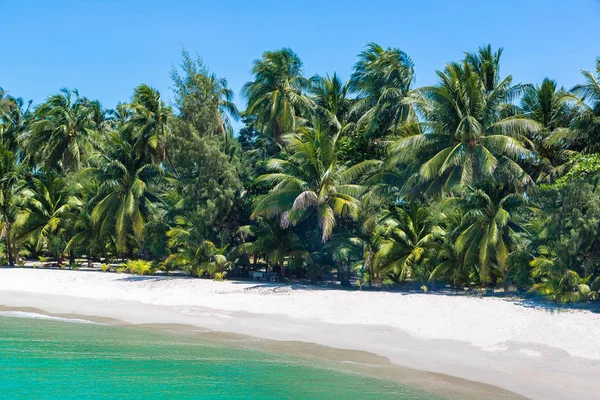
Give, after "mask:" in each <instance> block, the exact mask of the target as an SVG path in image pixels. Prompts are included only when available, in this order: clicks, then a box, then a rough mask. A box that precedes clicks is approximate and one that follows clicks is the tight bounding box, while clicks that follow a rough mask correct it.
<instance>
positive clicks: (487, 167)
mask: <svg viewBox="0 0 600 400" xmlns="http://www.w3.org/2000/svg"><path fill="white" fill-rule="evenodd" d="M437 74H438V77H439V79H440V83H439V84H438V85H435V86H429V87H425V88H422V89H419V90H418V93H417V94H416V95H415V103H416V105H417V107H418V109H419V112H420V113H421V115H423V119H424V121H423V123H422V126H423V133H420V134H415V135H411V136H407V137H403V138H401V139H398V140H397V141H395V142H394V143H393V144H392V145H391V147H390V150H391V152H392V157H391V160H390V161H391V162H392V163H394V164H396V163H398V164H399V163H414V162H422V164H421V165H420V167H419V171H418V173H417V174H416V176H415V177H414V178H415V181H416V182H418V184H421V187H423V186H424V187H425V188H428V189H429V191H430V193H436V192H439V191H452V190H453V189H455V188H456V187H458V186H464V185H471V184H478V183H480V182H482V181H483V180H484V179H487V178H491V177H492V176H493V175H494V174H495V173H496V172H497V171H498V170H499V169H500V168H501V169H503V170H505V171H510V173H511V175H512V180H513V181H514V182H515V183H516V184H520V185H521V186H522V185H525V184H528V183H530V182H531V178H530V177H529V175H527V173H526V172H525V171H524V170H523V168H522V167H521V166H520V164H519V162H520V161H522V160H523V159H525V158H528V157H531V152H530V151H529V150H527V149H526V148H525V146H524V144H523V141H526V140H527V135H529V134H531V133H532V132H536V131H538V130H539V124H538V123H537V122H535V121H533V120H531V119H528V118H525V117H523V116H508V117H506V116H504V115H502V114H503V113H502V111H503V109H504V108H506V105H507V104H508V101H509V100H510V99H511V98H512V97H513V96H514V95H515V94H518V93H519V92H520V88H518V87H517V88H514V87H512V86H511V83H512V77H511V76H508V77H506V78H504V79H503V80H501V81H499V82H498V83H497V84H496V85H495V88H494V89H493V90H491V91H490V90H489V88H488V87H487V86H486V85H487V83H486V82H484V81H483V80H482V78H481V76H480V75H479V74H478V73H477V72H476V70H474V69H473V68H472V66H471V65H470V63H469V62H467V61H464V62H462V63H451V64H448V65H447V66H446V68H445V70H444V71H438V73H437ZM417 187H419V186H417Z"/></svg>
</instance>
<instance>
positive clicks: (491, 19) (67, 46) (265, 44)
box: [0, 0, 600, 108]
mask: <svg viewBox="0 0 600 400" xmlns="http://www.w3.org/2000/svg"><path fill="white" fill-rule="evenodd" d="M0 21H1V24H0V29H1V32H2V41H1V42H2V51H1V53H0V54H1V56H0V87H3V88H4V89H5V90H8V91H10V93H11V94H13V95H15V96H21V97H24V98H25V99H26V100H27V99H33V100H34V102H35V103H38V102H41V101H43V100H44V99H45V98H46V97H47V96H48V95H49V94H52V93H55V92H57V91H58V90H59V89H60V88H62V87H68V88H77V89H79V91H80V93H81V94H82V95H85V96H87V97H90V98H94V99H99V100H100V101H102V103H103V104H104V106H106V107H113V106H114V105H115V104H116V103H117V102H118V101H127V100H129V98H130V97H131V93H132V89H133V88H134V87H135V86H136V85H138V84H140V83H147V84H149V85H151V86H154V87H156V88H157V89H159V90H160V91H161V93H162V94H163V97H164V98H165V99H166V100H167V102H170V101H171V99H172V94H171V91H170V87H171V81H170V70H171V68H172V66H173V65H177V64H178V63H179V61H180V58H181V57H180V53H181V50H182V48H184V47H185V48H186V49H187V50H188V51H190V53H198V54H199V55H200V56H202V57H203V58H204V61H205V62H206V64H207V65H208V66H209V68H210V69H211V71H213V72H215V73H217V74H218V75H219V76H222V77H225V78H227V79H228V81H229V85H230V86H231V87H232V88H233V89H234V90H235V91H236V94H237V97H236V101H237V102H238V104H239V105H240V106H242V108H243V104H244V101H243V99H241V97H240V96H239V90H240V88H241V87H242V85H243V84H244V83H245V82H246V81H247V80H249V79H250V74H249V70H250V67H251V63H252V60H254V59H255V58H258V57H260V55H261V53H262V52H263V51H265V50H271V49H276V48H281V47H291V48H292V49H293V50H294V51H296V52H297V53H298V54H299V55H300V57H301V58H302V60H303V61H304V64H305V70H306V73H307V75H312V74H314V73H320V74H325V73H328V72H329V73H332V72H334V71H337V72H338V74H340V75H341V76H343V77H345V78H347V77H348V76H349V75H350V73H351V68H352V65H353V64H354V62H355V60H356V55H357V54H358V53H359V52H360V51H361V49H362V48H363V47H364V45H365V44H366V43H368V42H371V41H374V42H377V43H379V44H380V45H382V46H393V47H399V48H401V49H403V50H404V51H406V52H407V53H408V54H409V55H410V56H411V57H412V59H413V61H414V62H415V67H416V74H417V82H416V83H417V85H418V86H423V85H428V84H432V83H435V70H436V69H441V68H443V66H444V64H445V63H447V62H448V61H453V60H458V59H460V58H461V57H462V55H463V53H464V52H465V51H473V50H475V49H477V47H478V46H480V45H482V44H487V43H491V44H492V45H493V46H494V47H499V46H502V47H504V49H505V51H504V56H503V64H502V72H503V74H508V73H510V74H512V75H513V77H514V79H515V81H517V82H520V81H522V82H539V81H541V80H542V79H543V78H544V77H545V76H546V75H548V76H550V77H552V78H554V79H557V80H558V81H559V84H561V85H564V86H566V87H571V86H573V85H574V84H576V83H578V82H579V81H580V72H579V71H580V70H581V69H582V68H586V69H592V68H593V67H594V60H595V59H596V57H598V56H600V41H599V40H598V38H600V1H599V0H562V1H561V0H520V1H513V0H506V1H485V0H479V1H452V2H450V1H401V0H395V1H394V0H363V1H324V0H321V1H312V0H311V1H300V2H288V1H258V0H257V1H228V2H224V1H191V0H190V1H180V0H170V1H154V0H145V1H116V0H113V1H99V0H87V1H52V2H50V1H37V0H31V1H27V2H25V1H16V0H0Z"/></svg>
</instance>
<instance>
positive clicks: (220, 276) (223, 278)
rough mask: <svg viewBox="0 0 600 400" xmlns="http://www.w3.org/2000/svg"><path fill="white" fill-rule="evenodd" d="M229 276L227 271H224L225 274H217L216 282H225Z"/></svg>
mask: <svg viewBox="0 0 600 400" xmlns="http://www.w3.org/2000/svg"><path fill="white" fill-rule="evenodd" d="M226 276H227V271H223V272H215V277H214V279H215V281H224V280H225V277H226Z"/></svg>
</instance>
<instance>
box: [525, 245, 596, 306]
mask: <svg viewBox="0 0 600 400" xmlns="http://www.w3.org/2000/svg"><path fill="white" fill-rule="evenodd" d="M537 252H538V256H537V257H535V258H534V259H533V260H531V262H530V266H531V267H532V270H531V275H532V276H533V278H534V279H536V280H537V281H538V282H537V283H535V284H534V285H533V286H532V287H531V290H530V291H532V292H538V293H539V294H541V295H543V296H546V297H548V298H550V299H551V300H553V301H558V302H560V303H570V302H579V301H588V300H597V299H598V297H599V295H600V292H599V291H598V286H599V284H600V281H599V280H598V278H596V281H595V282H591V278H592V276H591V275H590V276H589V277H586V278H581V277H580V276H579V274H578V273H577V272H576V271H573V270H571V269H569V268H567V267H566V266H565V265H563V264H561V263H560V262H559V261H558V257H557V256H556V253H555V252H554V251H553V250H552V249H550V248H549V247H547V246H540V247H539V248H538V250H537Z"/></svg>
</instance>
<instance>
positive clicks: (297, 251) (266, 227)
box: [238, 218, 307, 279]
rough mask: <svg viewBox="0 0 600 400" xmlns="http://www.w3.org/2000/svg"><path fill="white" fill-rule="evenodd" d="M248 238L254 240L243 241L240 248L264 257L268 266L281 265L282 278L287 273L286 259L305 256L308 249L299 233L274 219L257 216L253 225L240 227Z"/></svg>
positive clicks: (244, 251)
mask: <svg viewBox="0 0 600 400" xmlns="http://www.w3.org/2000/svg"><path fill="white" fill-rule="evenodd" d="M240 232H243V233H244V236H245V237H246V238H247V239H249V240H250V239H252V238H255V240H254V241H249V242H246V243H243V244H241V245H240V246H239V248H238V250H239V251H240V252H241V253H245V254H248V255H254V256H255V260H256V257H262V258H264V260H265V262H266V268H268V267H269V266H271V267H279V270H280V272H281V278H282V279H284V278H285V275H286V269H285V267H286V260H289V259H290V258H291V257H305V256H306V255H307V253H306V250H305V247H304V245H303V244H302V242H301V241H300V238H299V237H298V234H297V233H296V232H294V231H293V230H291V229H287V228H283V227H282V226H281V224H279V223H278V222H277V221H275V220H273V219H263V218H257V221H256V222H255V223H254V224H253V225H246V226H242V227H240Z"/></svg>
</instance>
